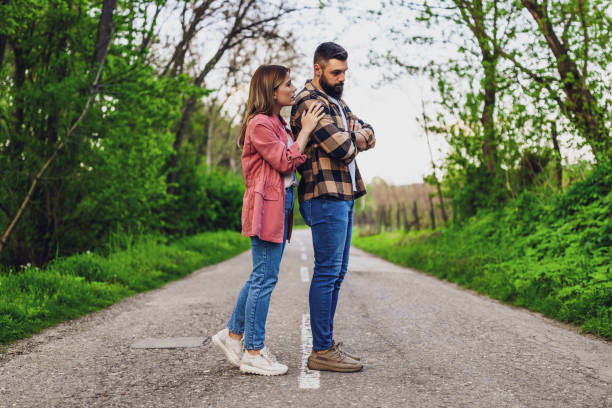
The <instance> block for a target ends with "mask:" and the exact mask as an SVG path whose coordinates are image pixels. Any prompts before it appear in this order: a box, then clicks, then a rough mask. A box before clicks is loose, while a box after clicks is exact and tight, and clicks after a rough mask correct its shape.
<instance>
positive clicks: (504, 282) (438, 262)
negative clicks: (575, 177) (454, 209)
mask: <svg viewBox="0 0 612 408" xmlns="http://www.w3.org/2000/svg"><path fill="white" fill-rule="evenodd" d="M354 243H355V245H357V246H359V247H361V248H363V249H365V250H367V251H370V252H373V253H376V254H378V255H380V256H382V257H384V258H386V259H389V260H390V261H392V262H396V263H400V264H403V265H407V266H411V267H414V268H417V269H420V270H423V271H427V272H430V273H432V274H434V275H436V276H438V277H440V278H443V279H447V280H449V281H453V282H457V283H459V284H461V285H463V286H465V287H467V288H470V289H474V290H477V291H478V292H480V293H483V294H487V295H489V296H491V297H494V298H496V299H500V300H502V301H504V302H509V303H512V304H514V305H517V306H522V307H526V308H529V309H531V310H535V311H538V312H541V313H543V314H545V315H547V316H550V317H553V318H556V319H559V320H561V321H564V322H569V323H573V324H577V325H579V326H581V328H582V329H583V330H584V331H586V332H591V333H595V334H598V335H600V336H603V337H606V338H610V339H612V270H611V260H612V166H611V165H610V163H602V164H601V165H600V166H598V167H597V168H596V169H595V170H594V171H593V172H592V173H591V174H590V175H589V176H588V177H587V178H586V179H585V180H584V181H581V182H577V183H575V184H574V185H573V186H572V187H571V188H570V189H569V190H568V191H567V192H566V193H564V194H559V195H557V196H549V195H547V194H536V193H533V192H524V193H522V194H521V195H520V196H519V197H518V198H517V199H515V200H512V201H509V202H508V204H507V205H506V206H504V207H503V208H500V209H498V210H485V211H480V212H478V214H477V215H475V216H473V217H470V218H469V219H467V220H466V221H465V222H464V223H462V224H453V225H451V226H450V227H449V228H447V229H446V230H444V231H443V232H442V233H437V234H435V235H429V234H427V233H421V234H407V235H406V234H383V235H377V236H370V237H356V238H355V239H354Z"/></svg>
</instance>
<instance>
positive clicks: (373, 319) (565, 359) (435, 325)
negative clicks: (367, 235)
mask: <svg viewBox="0 0 612 408" xmlns="http://www.w3.org/2000/svg"><path fill="white" fill-rule="evenodd" d="M302 248H303V250H302ZM304 255H305V256H304ZM304 257H305V258H306V259H305V260H304V259H303V258H304ZM302 267H307V270H306V271H303V270H302V269H301V268H302ZM249 272H250V254H249V253H248V252H247V253H244V254H242V255H240V256H238V257H236V258H233V259H231V260H229V261H227V262H224V263H222V264H219V265H215V266H211V267H207V268H204V269H202V270H199V271H197V272H195V273H193V274H192V275H190V276H188V277H187V278H185V279H183V280H181V281H177V282H173V283H170V284H168V285H166V286H165V287H163V288H161V289H158V290H155V291H151V292H148V293H145V294H140V295H137V296H134V297H132V298H129V299H125V300H124V301H123V302H121V303H118V304H116V305H114V306H113V307H111V308H109V309H106V310H104V311H100V312H97V313H94V314H91V315H89V316H86V317H84V318H81V319H78V320H76V321H72V322H68V323H65V324H62V325H59V326H57V327H54V328H51V329H48V330H46V331H44V332H43V333H41V334H39V335H36V336H33V337H32V338H30V339H26V340H23V341H20V342H17V343H16V344H14V345H12V346H11V347H9V349H8V351H7V352H5V353H3V354H1V355H0V406H2V407H13V406H15V407H73V406H79V407H94V406H104V407H113V406H116V407H242V406H248V407H286V406H295V407H321V408H323V407H352V406H358V407H555V408H557V407H612V343H610V342H604V341H601V340H598V339H594V338H591V337H588V336H583V335H579V334H577V333H576V331H575V330H574V329H572V328H571V327H567V326H565V325H562V324H559V323H556V322H553V321H550V320H548V319H546V318H543V317H541V316H539V315H537V314H534V313H530V312H527V311H525V310H521V309H516V308H512V307H509V306H506V305H502V304H499V303H498V302H496V301H493V300H490V299H488V298H485V297H482V296H479V295H477V294H474V293H472V292H469V291H465V290H462V289H460V288H458V287H456V286H454V285H452V284H449V283H446V282H442V281H439V280H437V279H435V278H432V277H430V276H427V275H425V274H421V273H418V272H415V271H412V270H410V269H406V268H401V267H398V266H395V265H392V264H390V263H388V262H385V261H382V260H380V259H378V258H375V257H373V256H370V255H367V254H365V253H363V252H361V251H359V250H357V249H353V256H352V259H351V265H350V270H349V273H348V275H347V279H346V281H345V283H344V286H343V290H342V292H341V297H340V303H339V306H338V312H337V318H336V326H337V327H336V336H337V338H338V339H339V340H342V341H344V342H345V343H346V344H347V345H349V346H350V349H352V350H353V351H358V352H359V353H360V354H361V355H362V356H363V357H364V359H365V368H364V370H363V371H362V372H359V373H352V374H337V373H329V372H323V373H320V375H317V373H312V372H308V371H306V370H304V369H303V367H302V354H303V350H307V348H308V341H309V332H308V325H307V324H306V325H303V323H304V322H306V323H307V318H308V316H307V312H308V303H307V293H308V283H307V282H303V280H302V278H303V277H304V278H308V274H312V246H311V242H310V232H309V231H308V230H299V231H296V234H295V237H294V240H293V242H292V243H291V244H290V245H288V246H287V251H286V254H285V257H284V259H283V263H282V265H281V273H280V279H279V283H278V286H277V288H276V290H275V292H274V294H273V297H272V304H271V306H270V314H269V318H268V325H267V334H268V338H267V344H268V345H269V346H270V347H271V349H272V350H273V351H274V352H275V353H276V354H277V356H278V358H279V360H280V361H282V362H284V363H286V364H288V365H289V373H288V374H287V375H285V376H281V377H258V376H249V375H242V374H240V373H239V372H238V370H237V369H235V368H233V367H231V366H230V365H229V364H228V363H226V362H225V360H224V359H223V358H222V356H221V355H220V354H219V352H218V351H217V350H216V349H215V348H214V346H212V344H211V343H210V340H209V339H210V336H212V335H213V334H214V333H215V332H216V331H217V330H219V329H220V328H221V327H223V325H224V323H225V321H226V320H227V319H228V317H229V314H230V312H231V308H232V305H233V302H234V300H235V297H236V295H237V293H238V290H239V288H240V285H241V284H242V282H243V281H244V280H245V279H246V277H247V276H248V273H249ZM303 275H306V276H303ZM175 337H202V338H206V340H204V342H203V344H202V345H201V346H199V347H193V348H177V349H136V348H132V347H131V346H132V345H133V344H134V343H135V342H137V341H139V340H142V339H144V338H175ZM317 387H318V388H317Z"/></svg>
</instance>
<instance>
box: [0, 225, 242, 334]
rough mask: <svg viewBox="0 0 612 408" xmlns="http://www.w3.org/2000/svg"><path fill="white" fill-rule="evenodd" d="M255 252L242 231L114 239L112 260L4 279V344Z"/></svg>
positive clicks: (62, 263) (0, 297)
mask: <svg viewBox="0 0 612 408" xmlns="http://www.w3.org/2000/svg"><path fill="white" fill-rule="evenodd" d="M249 247H250V241H249V240H248V238H245V237H242V236H241V235H240V234H239V233H237V232H230V231H221V232H206V233H202V234H198V235H194V236H190V237H186V238H182V239H179V240H178V241H175V242H172V243H170V244H167V243H166V242H165V239H164V238H162V237H155V236H142V237H138V238H133V237H131V236H122V235H118V236H115V237H114V239H113V240H112V241H111V243H110V244H109V247H108V248H107V251H105V252H106V253H107V255H106V256H105V255H103V254H98V253H84V254H79V255H74V256H71V257H67V258H60V259H56V260H54V261H53V262H52V263H50V264H49V265H48V266H47V267H46V268H45V269H44V270H43V269H38V268H34V267H25V268H22V269H21V270H19V271H15V270H9V271H5V272H4V273H3V274H0V344H8V343H10V342H13V341H15V340H17V339H20V338H24V337H27V336H29V335H31V334H33V333H36V332H39V331H40V330H42V329H44V328H46V327H49V326H52V325H55V324H57V323H60V322H62V321H65V320H68V319H75V318H77V317H79V316H82V315H84V314H87V313H90V312H93V311H96V310H99V309H102V308H105V307H108V306H110V305H112V304H113V303H115V302H117V301H119V300H120V299H122V298H124V297H126V296H130V295H133V294H135V293H138V292H142V291H146V290H150V289H154V288H158V287H160V286H162V285H163V284H165V283H167V282H169V281H172V280H176V279H179V278H181V277H183V276H185V275H187V274H189V273H191V272H192V271H194V270H196V269H198V268H201V267H204V266H206V265H211V264H214V263H218V262H221V261H223V260H225V259H228V258H230V257H232V256H234V255H237V254H239V253H241V252H243V251H245V250H247V249H248V248H249Z"/></svg>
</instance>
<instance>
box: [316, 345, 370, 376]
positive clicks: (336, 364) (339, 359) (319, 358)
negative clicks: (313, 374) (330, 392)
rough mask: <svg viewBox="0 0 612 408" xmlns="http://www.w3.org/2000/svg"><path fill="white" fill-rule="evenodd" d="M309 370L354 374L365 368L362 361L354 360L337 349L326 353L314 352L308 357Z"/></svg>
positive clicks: (334, 348)
mask: <svg viewBox="0 0 612 408" xmlns="http://www.w3.org/2000/svg"><path fill="white" fill-rule="evenodd" d="M308 368H309V369H311V370H320V371H338V372H341V373H352V372H355V371H360V370H361V369H362V368H363V364H362V363H361V361H357V360H353V359H352V358H350V357H348V356H347V355H346V354H344V353H341V352H340V351H339V350H338V349H337V348H336V347H333V348H331V349H329V350H327V351H326V352H325V353H317V352H315V351H313V352H312V353H310V356H309V357H308Z"/></svg>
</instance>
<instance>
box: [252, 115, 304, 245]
mask: <svg viewBox="0 0 612 408" xmlns="http://www.w3.org/2000/svg"><path fill="white" fill-rule="evenodd" d="M288 132H289V134H291V131H290V130H288V129H287V127H286V123H285V121H284V120H283V119H282V118H280V117H278V116H276V115H264V114H259V115H256V116H254V117H253V118H252V119H251V120H250V121H249V123H248V125H247V129H246V135H245V139H244V148H243V150H242V171H243V173H244V180H245V183H246V191H245V192H244V198H243V200H242V235H244V236H247V237H252V236H255V235H256V236H258V237H259V238H260V239H262V240H264V241H270V242H275V243H279V244H280V243H282V242H283V232H284V230H285V182H284V179H283V176H284V175H285V174H289V173H291V172H294V171H295V169H296V167H298V166H299V165H300V164H302V163H304V162H305V161H306V155H304V154H300V150H299V146H298V144H297V143H295V144H294V145H293V146H291V148H290V149H287V133H288ZM291 137H293V135H291ZM292 227H293V211H292V212H291V214H290V215H289V226H288V230H287V240H289V239H290V238H291V230H292Z"/></svg>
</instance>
